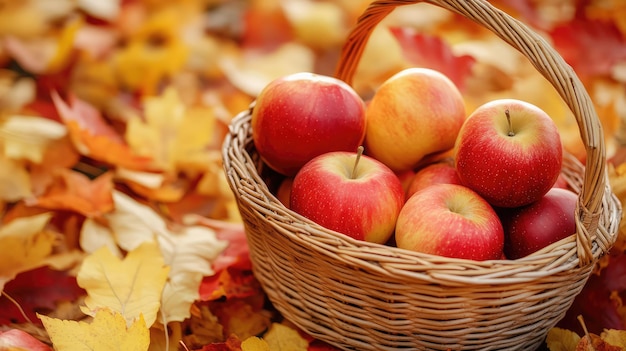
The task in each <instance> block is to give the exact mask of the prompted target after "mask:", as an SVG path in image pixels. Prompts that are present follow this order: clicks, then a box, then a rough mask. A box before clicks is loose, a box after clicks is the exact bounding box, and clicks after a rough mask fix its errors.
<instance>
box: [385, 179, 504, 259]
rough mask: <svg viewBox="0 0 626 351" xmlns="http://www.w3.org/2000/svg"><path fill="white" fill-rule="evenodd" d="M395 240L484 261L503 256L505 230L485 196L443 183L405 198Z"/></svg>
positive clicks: (412, 247)
mask: <svg viewBox="0 0 626 351" xmlns="http://www.w3.org/2000/svg"><path fill="white" fill-rule="evenodd" d="M395 240H396V245H397V247H399V248H402V249H407V250H412V251H417V252H422V253H427V254H433V255H439V256H444V257H452V258H464V259H470V260H476V261H484V260H495V259H501V258H502V252H503V246H504V233H503V229H502V224H501V223H500V219H499V218H498V215H497V214H496V212H495V211H494V209H493V208H492V207H491V206H490V205H489V203H487V201H485V199H483V198H482V197H480V195H478V194H477V193H476V192H474V191H473V190H471V189H469V188H467V187H465V186H462V185H458V184H445V183H442V184H434V185H431V186H429V187H427V188H425V189H423V190H421V191H419V192H417V193H415V194H413V196H411V197H410V198H409V199H408V200H407V201H406V203H405V205H404V207H402V210H401V211H400V214H399V215H398V221H397V223H396V232H395Z"/></svg>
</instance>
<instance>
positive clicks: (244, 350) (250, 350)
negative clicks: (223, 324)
mask: <svg viewBox="0 0 626 351" xmlns="http://www.w3.org/2000/svg"><path fill="white" fill-rule="evenodd" d="M270 350H271V348H270V345H269V344H268V343H267V341H265V340H263V339H261V338H259V337H256V336H251V337H249V338H247V339H246V340H244V341H242V342H241V351H270Z"/></svg>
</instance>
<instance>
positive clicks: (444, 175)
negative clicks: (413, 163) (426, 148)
mask: <svg viewBox="0 0 626 351" xmlns="http://www.w3.org/2000/svg"><path fill="white" fill-rule="evenodd" d="M442 183H446V184H461V179H459V175H458V174H457V173H456V168H454V161H453V160H452V159H445V160H441V161H440V162H435V163H431V164H429V165H427V166H424V167H422V168H420V169H418V170H417V172H415V175H414V176H413V179H412V180H411V183H410V184H409V187H408V189H407V190H406V198H407V199H408V198H409V197H411V195H413V194H415V193H416V192H418V191H420V190H422V189H424V188H426V187H428V186H431V185H435V184H442Z"/></svg>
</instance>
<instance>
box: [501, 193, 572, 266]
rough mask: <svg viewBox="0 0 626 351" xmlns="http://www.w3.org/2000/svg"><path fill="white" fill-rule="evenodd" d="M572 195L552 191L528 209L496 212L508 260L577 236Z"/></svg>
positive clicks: (506, 209) (519, 208)
mask: <svg viewBox="0 0 626 351" xmlns="http://www.w3.org/2000/svg"><path fill="white" fill-rule="evenodd" d="M577 201H578V196H577V195H576V193H574V192H573V191H570V190H567V189H563V188H552V189H550V190H549V191H548V193H547V194H545V195H544V196H543V197H542V198H541V199H539V200H538V201H535V202H533V203H531V204H529V205H526V206H522V207H516V208H503V209H498V210H497V212H498V215H499V216H500V220H501V222H502V226H503V228H504V235H505V242H504V253H505V254H506V256H507V257H508V258H510V259H516V258H520V257H524V256H528V255H530V254H531V253H533V252H536V251H538V250H540V249H542V248H544V247H546V246H548V245H550V244H552V243H555V242H557V241H559V240H561V239H563V238H566V237H568V236H570V235H572V234H574V233H576V219H575V211H576V202H577Z"/></svg>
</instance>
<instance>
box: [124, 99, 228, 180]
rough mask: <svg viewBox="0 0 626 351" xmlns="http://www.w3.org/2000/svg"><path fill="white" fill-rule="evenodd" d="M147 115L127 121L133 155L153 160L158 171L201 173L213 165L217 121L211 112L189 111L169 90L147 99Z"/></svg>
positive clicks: (200, 109)
mask: <svg viewBox="0 0 626 351" xmlns="http://www.w3.org/2000/svg"><path fill="white" fill-rule="evenodd" d="M143 105H144V115H143V116H135V117H134V118H131V119H130V120H129V121H128V124H127V127H126V128H127V129H126V134H125V138H126V140H127V142H128V144H129V145H130V147H131V149H132V150H133V152H135V153H136V154H137V155H142V156H144V157H147V158H150V159H152V160H153V165H154V167H155V168H156V169H160V170H163V171H166V172H174V171H177V170H179V169H187V170H194V169H195V170H199V171H202V170H204V169H205V165H206V164H208V163H209V161H211V152H212V151H211V150H210V149H209V148H208V146H209V145H212V143H213V138H214V133H215V129H216V127H215V124H216V119H215V116H214V114H213V112H212V110H211V109H210V108H200V107H187V106H186V105H185V104H184V103H183V101H182V100H181V98H180V96H179V95H178V93H177V91H176V90H175V89H174V88H172V87H169V88H167V89H165V91H164V92H163V93H162V94H161V95H159V96H155V97H149V98H147V99H146V100H145V101H144V103H143Z"/></svg>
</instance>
